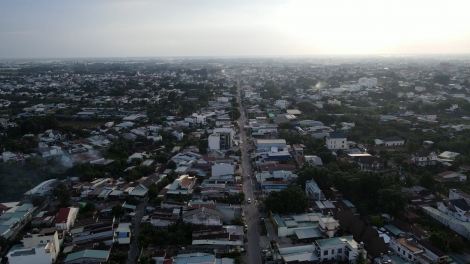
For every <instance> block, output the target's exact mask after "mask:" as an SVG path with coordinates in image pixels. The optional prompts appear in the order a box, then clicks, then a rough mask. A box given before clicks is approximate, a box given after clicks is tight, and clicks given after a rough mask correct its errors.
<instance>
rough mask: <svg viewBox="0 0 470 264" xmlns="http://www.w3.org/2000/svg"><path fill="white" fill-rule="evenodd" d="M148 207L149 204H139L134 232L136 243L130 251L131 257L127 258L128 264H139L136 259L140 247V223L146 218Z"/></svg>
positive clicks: (133, 242) (133, 243)
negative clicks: (138, 241)
mask: <svg viewBox="0 0 470 264" xmlns="http://www.w3.org/2000/svg"><path fill="white" fill-rule="evenodd" d="M146 206H147V202H146V201H145V202H142V203H140V204H139V206H138V207H137V212H136V214H135V222H134V232H133V233H132V235H133V236H134V237H135V239H134V241H132V243H131V245H130V249H129V255H128V258H127V263H128V264H134V263H137V261H136V258H137V257H138V255H137V253H138V250H139V249H138V247H137V236H138V235H139V232H140V222H141V221H142V217H143V216H144V213H145V207H146Z"/></svg>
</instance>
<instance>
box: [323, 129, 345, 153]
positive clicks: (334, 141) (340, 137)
mask: <svg viewBox="0 0 470 264" xmlns="http://www.w3.org/2000/svg"><path fill="white" fill-rule="evenodd" d="M326 147H327V148H328V149H332V150H337V149H348V148H349V146H348V141H347V139H346V136H345V135H344V134H343V133H330V134H328V136H327V137H326Z"/></svg>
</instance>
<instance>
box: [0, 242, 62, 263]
mask: <svg viewBox="0 0 470 264" xmlns="http://www.w3.org/2000/svg"><path fill="white" fill-rule="evenodd" d="M57 253H58V252H56V249H55V247H54V245H53V244H52V243H44V244H39V245H37V246H35V247H23V246H22V245H16V246H13V247H12V248H11V249H10V251H9V252H8V253H7V254H6V257H7V258H8V263H10V264H24V263H34V264H51V263H55V261H56V256H57Z"/></svg>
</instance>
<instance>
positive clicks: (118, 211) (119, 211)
mask: <svg viewBox="0 0 470 264" xmlns="http://www.w3.org/2000/svg"><path fill="white" fill-rule="evenodd" d="M125 213H126V210H125V209H124V208H122V206H121V205H120V204H117V205H115V206H113V207H112V208H111V214H112V215H114V216H115V217H121V216H123V215H124V214H125Z"/></svg>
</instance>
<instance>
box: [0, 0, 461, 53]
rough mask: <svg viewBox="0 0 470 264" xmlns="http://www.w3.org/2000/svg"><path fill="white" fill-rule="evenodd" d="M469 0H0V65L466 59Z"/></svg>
mask: <svg viewBox="0 0 470 264" xmlns="http://www.w3.org/2000/svg"><path fill="white" fill-rule="evenodd" d="M469 10H470V0H443V1H440V0H422V1H418V0H403V1H402V0H392V1H389V0H362V1H360V0H321V1H317V0H309V1H307V0H306V1H294V0H290V1H277V0H266V1H262V0H260V1H254V0H247V1H244V0H214V1H204V0H187V1H178V0H168V1H144V0H127V1H124V0H123V1H118V0H115V1H106V0H104V1H101V0H80V1H78V0H77V1H62V0H61V1H53V0H47V1H38V0H32V1H22V0H13V1H9V0H0V58H44V57H48V58H50V57H130V56H143V57H147V56H257V55H274V56H282V55H319V54H416V53H421V54H422V53H470V18H469V15H468V12H469Z"/></svg>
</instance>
